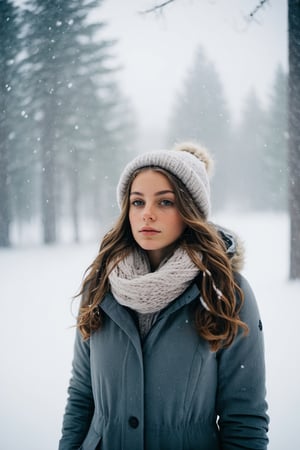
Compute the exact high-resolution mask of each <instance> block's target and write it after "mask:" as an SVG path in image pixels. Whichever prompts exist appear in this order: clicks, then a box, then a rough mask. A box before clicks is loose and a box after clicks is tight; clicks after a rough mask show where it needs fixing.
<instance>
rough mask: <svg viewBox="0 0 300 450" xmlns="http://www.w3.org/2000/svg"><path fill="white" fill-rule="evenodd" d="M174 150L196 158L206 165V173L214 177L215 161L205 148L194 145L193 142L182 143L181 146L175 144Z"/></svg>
mask: <svg viewBox="0 0 300 450" xmlns="http://www.w3.org/2000/svg"><path fill="white" fill-rule="evenodd" d="M174 150H176V151H179V152H180V151H181V152H188V153H191V154H192V155H194V156H196V158H198V159H200V161H202V162H203V163H204V164H205V167H206V171H207V173H208V175H212V173H213V169H214V161H213V159H212V157H211V155H210V154H209V153H208V151H207V150H206V148H205V147H201V146H200V145H197V144H194V143H193V142H181V143H180V144H175V146H174Z"/></svg>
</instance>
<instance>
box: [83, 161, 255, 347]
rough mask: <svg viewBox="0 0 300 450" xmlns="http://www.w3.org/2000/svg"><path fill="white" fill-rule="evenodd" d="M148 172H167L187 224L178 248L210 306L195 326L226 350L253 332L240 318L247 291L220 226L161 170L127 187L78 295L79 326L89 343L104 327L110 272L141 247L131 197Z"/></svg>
mask: <svg viewBox="0 0 300 450" xmlns="http://www.w3.org/2000/svg"><path fill="white" fill-rule="evenodd" d="M143 170H154V171H157V172H160V173H162V174H163V175H165V176H166V177H167V178H168V180H169V181H170V183H171V185H172V186H173V189H174V192H175V198H176V206H177V208H178V211H179V212H180V214H181V217H182V219H183V221H184V222H185V224H186V228H185V231H184V232H183V234H182V236H181V237H180V239H179V240H178V241H177V242H176V245H177V246H181V247H182V248H183V249H184V250H186V252H187V253H188V255H189V256H190V258H191V259H192V261H193V262H194V264H195V265H196V266H197V267H198V268H199V270H200V275H199V276H198V277H197V278H196V280H195V281H196V283H197V284H198V286H199V289H200V292H201V297H202V299H203V300H204V303H205V305H206V308H204V307H203V303H202V304H201V302H200V301H199V302H198V304H197V307H196V309H195V326H196V329H197V331H198V333H199V335H200V336H201V337H202V338H204V339H205V340H207V341H208V342H209V344H210V348H211V350H212V351H217V350H219V349H220V348H226V347H228V346H229V345H230V344H231V343H232V341H233V340H234V338H235V336H236V335H237V333H238V330H239V328H242V329H243V330H244V333H247V332H248V327H247V325H246V324H245V323H244V322H242V321H241V319H240V317H239V312H240V309H241V307H242V305H243V302H244V297H243V292H242V290H241V289H240V288H239V286H238V285H237V283H236V281H235V277H234V272H233V269H232V266H231V262H230V258H229V256H228V255H227V254H226V247H225V244H224V242H223V240H222V238H221V236H220V234H219V232H218V230H217V228H216V226H214V225H213V224H212V223H209V222H207V221H206V220H205V219H204V217H203V214H202V213H201V212H199V209H198V208H197V206H196V205H195V203H194V201H193V200H192V198H191V197H190V195H189V193H188V191H187V190H186V188H185V186H184V185H183V184H182V182H181V181H180V180H179V179H178V178H177V177H175V176H174V175H173V174H171V173H169V172H168V171H166V170H164V169H162V168H159V167H147V168H143V169H139V170H137V171H136V172H135V173H134V174H133V176H132V178H131V181H130V182H129V183H128V188H127V192H126V195H125V196H124V199H123V203H122V208H121V213H120V216H119V218H118V220H117V222H116V224H115V225H114V227H113V228H112V229H111V230H110V231H109V232H108V233H107V234H106V235H105V236H104V238H103V240H102V243H101V246H100V249H99V253H98V255H97V257H96V258H95V260H94V261H93V263H92V264H91V265H90V266H89V268H88V269H87V271H86V276H85V278H84V280H83V283H82V288H81V290H80V293H79V294H78V295H81V296H82V300H81V305H80V309H79V315H78V320H77V326H78V328H79V330H80V332H81V334H82V336H83V338H84V339H87V338H89V337H90V335H91V334H92V333H93V332H94V331H96V330H97V329H99V328H101V326H102V323H103V317H102V313H101V308H99V305H100V303H101V301H102V299H103V298H104V296H105V294H106V293H107V292H108V291H109V278H108V277H109V273H110V271H111V270H112V268H113V267H115V266H116V265H117V264H118V262H120V261H121V260H122V259H123V258H124V257H125V256H126V255H128V254H129V253H130V252H131V251H132V249H133V248H134V247H136V246H137V244H136V243H135V241H134V238H133V235H132V232H131V228H130V223H129V219H128V213H129V206H130V201H129V194H130V189H131V185H132V182H133V180H134V178H135V177H136V176H137V175H138V173H140V172H141V171H143ZM204 273H205V274H207V273H210V274H211V276H203V274H204ZM201 274H202V275H201ZM216 287H217V288H218V289H216ZM220 293H221V295H220Z"/></svg>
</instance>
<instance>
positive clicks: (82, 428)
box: [59, 330, 94, 450]
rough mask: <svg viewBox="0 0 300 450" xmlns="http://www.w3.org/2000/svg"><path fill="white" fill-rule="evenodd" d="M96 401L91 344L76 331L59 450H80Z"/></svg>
mask: <svg viewBox="0 0 300 450" xmlns="http://www.w3.org/2000/svg"><path fill="white" fill-rule="evenodd" d="M93 413H94V400H93V393H92V384H91V372H90V342H89V340H87V341H83V339H82V337H81V334H80V332H79V331H78V330H77V331H76V337H75V346H74V357H73V363H72V377H71V380H70V384H69V388H68V400H67V405H66V410H65V414H64V418H63V426H62V437H61V439H60V441H59V450H78V448H79V447H80V446H81V444H82V442H83V441H84V438H85V436H86V434H87V432H88V429H89V427H90V423H91V420H92V417H93Z"/></svg>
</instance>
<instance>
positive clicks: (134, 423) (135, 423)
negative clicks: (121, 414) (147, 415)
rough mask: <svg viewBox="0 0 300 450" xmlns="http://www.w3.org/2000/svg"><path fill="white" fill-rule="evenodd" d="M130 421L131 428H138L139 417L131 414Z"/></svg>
mask: <svg viewBox="0 0 300 450" xmlns="http://www.w3.org/2000/svg"><path fill="white" fill-rule="evenodd" d="M128 423H129V425H130V426H131V428H137V427H138V426H139V423H140V422H139V419H138V418H137V417H134V416H131V417H129V420H128Z"/></svg>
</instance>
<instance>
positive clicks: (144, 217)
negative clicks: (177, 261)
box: [129, 169, 185, 270]
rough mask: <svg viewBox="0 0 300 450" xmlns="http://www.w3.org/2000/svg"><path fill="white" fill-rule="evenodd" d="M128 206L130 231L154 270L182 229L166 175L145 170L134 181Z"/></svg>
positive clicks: (172, 190)
mask: <svg viewBox="0 0 300 450" xmlns="http://www.w3.org/2000/svg"><path fill="white" fill-rule="evenodd" d="M129 204H130V206H129V222H130V227H131V232H132V234H133V237H134V239H135V241H136V242H137V244H138V245H139V246H140V247H141V248H142V249H144V250H145V251H146V252H147V253H148V256H149V260H150V264H151V267H152V269H153V270H155V269H156V268H157V267H158V265H159V264H160V262H161V261H162V260H163V259H164V258H165V257H166V256H168V254H169V252H170V251H171V249H172V245H173V244H174V242H175V241H177V239H178V238H179V237H180V236H181V234H182V233H183V231H184V229H185V223H184V222H183V220H182V218H181V216H180V214H179V211H178V209H177V205H176V198H175V193H174V189H173V187H172V185H171V183H170V181H169V180H168V178H167V177H166V176H165V175H163V174H162V173H159V172H155V171H154V170H151V169H147V170H144V171H142V172H140V173H139V174H138V175H137V176H136V178H135V179H134V180H133V183H132V185H131V190H130V199H129Z"/></svg>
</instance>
